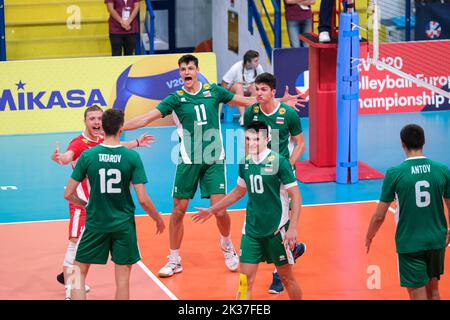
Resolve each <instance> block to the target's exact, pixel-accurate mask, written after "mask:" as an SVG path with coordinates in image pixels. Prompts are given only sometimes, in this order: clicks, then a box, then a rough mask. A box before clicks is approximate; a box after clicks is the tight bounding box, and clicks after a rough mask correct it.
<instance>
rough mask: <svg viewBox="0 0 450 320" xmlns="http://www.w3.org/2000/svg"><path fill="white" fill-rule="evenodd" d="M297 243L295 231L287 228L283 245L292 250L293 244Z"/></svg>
mask: <svg viewBox="0 0 450 320" xmlns="http://www.w3.org/2000/svg"><path fill="white" fill-rule="evenodd" d="M296 242H297V230H295V228H289V230H288V231H287V232H286V235H285V236H284V240H283V244H284V246H285V247H287V248H289V250H291V251H292V250H294V247H295V243H296Z"/></svg>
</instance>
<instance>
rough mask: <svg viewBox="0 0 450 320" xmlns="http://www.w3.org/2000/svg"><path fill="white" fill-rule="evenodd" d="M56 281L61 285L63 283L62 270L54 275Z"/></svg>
mask: <svg viewBox="0 0 450 320" xmlns="http://www.w3.org/2000/svg"><path fill="white" fill-rule="evenodd" d="M56 281H58V282H59V283H61V284H62V285H64V284H65V283H64V272H61V273H60V274H58V275H57V276H56Z"/></svg>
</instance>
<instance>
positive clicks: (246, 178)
mask: <svg viewBox="0 0 450 320" xmlns="http://www.w3.org/2000/svg"><path fill="white" fill-rule="evenodd" d="M261 158H262V161H261V162H260V163H257V162H255V161H254V158H253V157H252V156H247V157H246V158H245V161H243V162H242V163H240V164H239V177H238V182H237V183H238V185H239V186H241V187H245V188H247V191H248V202H247V214H246V216H245V223H244V228H243V230H242V239H241V253H240V261H241V262H243V263H252V264H257V263H259V262H263V261H267V262H268V263H274V264H275V265H276V266H282V265H285V264H287V263H290V264H294V257H293V255H292V252H291V251H290V250H289V249H286V248H285V247H284V245H283V243H282V241H283V239H284V235H285V233H286V231H287V227H288V226H289V197H288V192H287V189H289V188H292V187H294V186H297V181H296V179H295V177H294V174H293V172H292V168H291V166H290V164H289V161H288V160H286V158H284V157H282V156H280V155H279V154H278V153H276V152H273V151H271V150H270V149H267V150H266V151H265V152H264V153H263V154H262V156H261Z"/></svg>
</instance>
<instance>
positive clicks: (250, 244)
mask: <svg viewBox="0 0 450 320" xmlns="http://www.w3.org/2000/svg"><path fill="white" fill-rule="evenodd" d="M268 141H269V139H268V127H267V125H266V124H265V123H264V122H261V121H255V122H252V123H250V124H249V125H248V126H247V127H246V132H245V142H246V146H247V148H248V155H247V156H246V157H245V159H244V161H241V163H240V164H239V177H238V181H237V185H236V187H235V188H234V189H233V191H231V192H230V193H229V194H228V195H227V196H226V197H225V198H224V199H222V200H221V201H219V202H218V203H216V204H214V205H213V206H212V207H210V208H209V209H204V208H196V209H198V210H199V213H196V214H194V215H193V220H194V221H195V222H202V221H205V220H207V219H209V218H210V217H211V215H213V214H214V215H221V214H222V212H223V211H224V210H225V209H226V208H227V207H229V206H231V205H232V204H233V203H235V202H237V201H239V200H240V199H241V198H242V197H243V196H244V195H245V194H246V193H247V192H248V202H247V213H246V217H245V224H244V228H243V231H242V238H241V250H240V252H241V253H240V273H241V275H240V286H239V291H238V298H239V299H251V297H252V288H253V283H254V280H255V277H256V272H257V269H258V265H259V263H260V262H264V261H267V262H268V263H273V264H275V266H276V268H277V271H278V273H279V274H280V278H281V281H282V282H283V285H284V286H285V287H286V290H287V292H288V295H289V298H290V299H301V297H302V292H301V289H300V286H299V284H298V283H297V281H296V279H295V277H294V274H293V271H292V265H293V264H294V263H295V262H294V256H293V253H292V249H294V245H295V243H296V239H297V222H298V217H299V214H300V207H301V195H300V189H299V188H298V185H297V180H296V178H295V176H294V174H293V172H292V167H291V166H290V164H289V161H288V160H287V159H286V158H284V157H283V156H281V155H280V154H278V153H276V152H273V151H272V150H270V149H268V148H267V144H268ZM288 196H290V197H291V199H292V215H291V218H290V217H289V197H288Z"/></svg>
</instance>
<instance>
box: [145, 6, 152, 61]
mask: <svg viewBox="0 0 450 320" xmlns="http://www.w3.org/2000/svg"><path fill="white" fill-rule="evenodd" d="M145 4H146V7H147V12H146V14H145V21H144V27H145V32H146V33H147V35H148V40H149V42H150V51H146V54H154V53H155V11H153V7H152V3H151V1H150V0H145Z"/></svg>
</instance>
